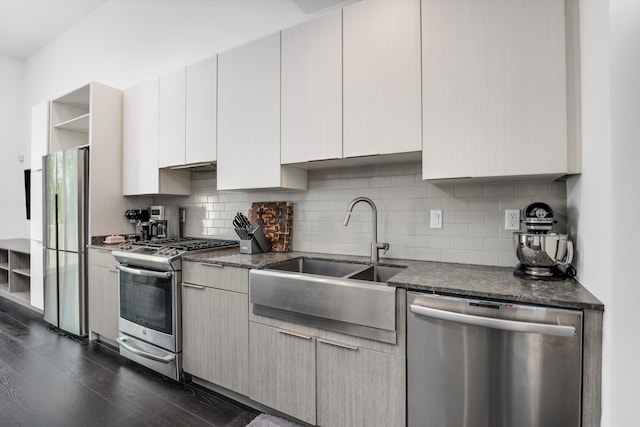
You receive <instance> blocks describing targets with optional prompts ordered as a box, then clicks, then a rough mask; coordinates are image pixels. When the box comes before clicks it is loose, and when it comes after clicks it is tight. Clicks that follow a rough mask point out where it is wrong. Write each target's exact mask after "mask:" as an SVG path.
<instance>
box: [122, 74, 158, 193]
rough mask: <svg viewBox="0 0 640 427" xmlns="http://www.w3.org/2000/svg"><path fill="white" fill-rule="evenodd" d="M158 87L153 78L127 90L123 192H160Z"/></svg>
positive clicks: (125, 95) (124, 106)
mask: <svg viewBox="0 0 640 427" xmlns="http://www.w3.org/2000/svg"><path fill="white" fill-rule="evenodd" d="M158 84H159V79H158V78H154V79H151V80H149V81H148V82H145V83H143V84H141V85H138V86H134V87H132V88H130V89H127V90H125V91H124V101H123V109H124V115H123V124H122V125H123V150H122V153H123V193H124V195H125V196H131V195H139V194H154V193H156V192H157V191H158V184H157V183H158Z"/></svg>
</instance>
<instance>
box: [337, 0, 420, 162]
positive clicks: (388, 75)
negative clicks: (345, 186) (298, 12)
mask: <svg viewBox="0 0 640 427" xmlns="http://www.w3.org/2000/svg"><path fill="white" fill-rule="evenodd" d="M343 13H344V83H343V84H344V157H355V156H366V155H375V154H389V153H404V152H414V151H420V150H421V149H422V139H421V136H422V133H421V97H420V95H421V92H420V78H421V76H420V2H419V0H363V1H361V2H358V3H355V4H353V5H349V6H347V7H345V8H344V10H343Z"/></svg>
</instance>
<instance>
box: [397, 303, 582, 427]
mask: <svg viewBox="0 0 640 427" xmlns="http://www.w3.org/2000/svg"><path fill="white" fill-rule="evenodd" d="M581 376H582V312H581V311H576V310H563V309H556V308H546V307H537V306H529V305H519V304H510V303H505V302H496V301H486V300H477V299H476V300H473V299H465V298H456V297H448V296H441V295H435V294H426V293H419V292H408V293H407V393H408V396H407V410H408V414H407V422H408V426H409V427H431V426H433V427H476V426H477V427H485V426H486V427H543V426H544V427H552V426H558V427H560V426H561V427H572V426H579V425H580V418H581V415H580V414H581V383H582V381H581Z"/></svg>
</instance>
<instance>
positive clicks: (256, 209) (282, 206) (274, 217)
mask: <svg viewBox="0 0 640 427" xmlns="http://www.w3.org/2000/svg"><path fill="white" fill-rule="evenodd" d="M249 221H251V223H263V224H264V235H265V236H266V238H267V239H268V240H269V241H270V242H271V250H272V251H274V252H288V251H289V247H290V246H291V224H292V222H293V203H292V202H255V203H252V204H251V208H250V209H249Z"/></svg>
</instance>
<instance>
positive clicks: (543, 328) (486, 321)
mask: <svg viewBox="0 0 640 427" xmlns="http://www.w3.org/2000/svg"><path fill="white" fill-rule="evenodd" d="M409 310H410V311H411V312H412V313H414V314H418V315H420V316H426V317H432V318H434V319H440V320H449V321H452V322H458V323H464V324H467V325H474V326H482V327H485V328H493V329H501V330H504V331H511V332H528V333H534V334H543V335H555V336H560V337H575V336H576V328H574V327H573V326H565V325H551V324H547V323H534V322H520V321H517V320H505V319H496V318H493V317H483V316H473V315H470V314H464V313H455V312H452V311H446V310H438V309H436V308H430V307H423V306H421V305H415V304H411V305H410V306H409Z"/></svg>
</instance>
